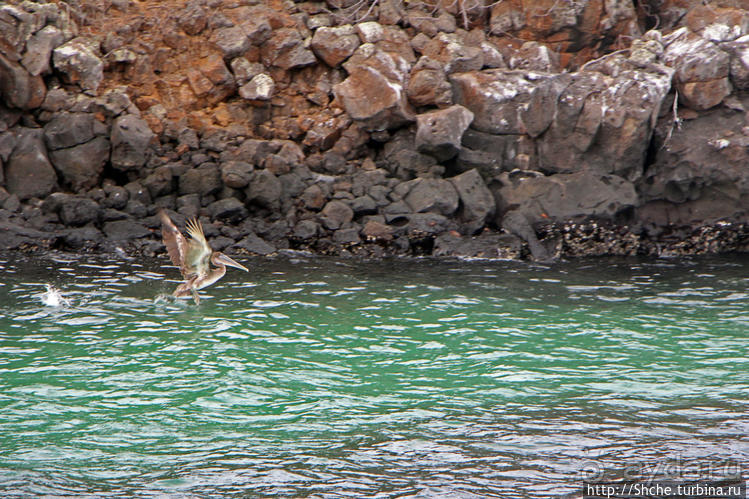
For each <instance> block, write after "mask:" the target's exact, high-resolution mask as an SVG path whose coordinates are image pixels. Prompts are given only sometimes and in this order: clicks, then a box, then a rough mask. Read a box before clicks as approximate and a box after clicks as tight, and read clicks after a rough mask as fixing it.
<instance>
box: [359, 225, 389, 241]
mask: <svg viewBox="0 0 749 499" xmlns="http://www.w3.org/2000/svg"><path fill="white" fill-rule="evenodd" d="M361 235H362V236H364V238H365V239H366V240H367V241H391V240H392V239H393V228H392V227H390V226H389V225H385V224H384V223H382V222H378V221H376V220H370V221H368V222H367V223H366V224H364V228H362V230H361Z"/></svg>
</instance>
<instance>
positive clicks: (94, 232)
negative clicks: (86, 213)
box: [62, 225, 103, 250]
mask: <svg viewBox="0 0 749 499" xmlns="http://www.w3.org/2000/svg"><path fill="white" fill-rule="evenodd" d="M102 238H103V235H102V233H101V231H100V230H99V229H97V228H96V227H94V226H92V225H86V226H85V227H75V228H72V229H66V230H64V231H63V232H62V243H63V245H64V246H65V248H66V249H71V250H79V249H83V248H87V249H89V248H95V247H96V246H97V245H99V244H100V243H101V240H102Z"/></svg>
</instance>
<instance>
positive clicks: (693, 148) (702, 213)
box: [637, 97, 749, 226]
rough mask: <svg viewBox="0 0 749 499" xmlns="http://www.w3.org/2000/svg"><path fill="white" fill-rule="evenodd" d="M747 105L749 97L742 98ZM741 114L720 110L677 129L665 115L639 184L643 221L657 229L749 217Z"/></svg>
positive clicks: (746, 140) (748, 158) (747, 142)
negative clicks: (655, 226)
mask: <svg viewBox="0 0 749 499" xmlns="http://www.w3.org/2000/svg"><path fill="white" fill-rule="evenodd" d="M743 102H744V103H745V104H744V105H745V106H749V99H747V98H745V97H744V98H743ZM744 115H745V113H744V112H743V111H741V110H735V109H729V108H726V107H716V108H713V109H711V110H709V111H707V112H704V113H702V114H701V116H700V117H699V119H694V120H685V121H684V122H683V123H681V126H679V127H675V125H674V123H673V118H672V117H671V116H669V115H666V116H663V118H662V119H661V120H660V121H659V123H658V126H657V128H656V141H655V147H654V149H655V151H656V154H655V158H654V161H653V162H652V164H649V165H648V166H647V169H646V170H645V172H644V174H643V176H642V178H641V179H640V180H639V181H638V183H637V188H638V191H639V192H640V195H641V197H642V199H643V201H644V203H645V205H644V206H643V207H642V208H641V209H640V210H638V214H639V217H640V218H641V219H643V220H645V221H648V222H652V223H654V224H655V225H658V226H662V225H669V224H676V225H686V224H691V223H704V222H706V221H707V222H715V221H718V220H727V221H742V220H746V217H747V216H749V168H747V165H749V152H748V151H749V137H747V135H746V134H745V133H743V131H742V130H743V128H744Z"/></svg>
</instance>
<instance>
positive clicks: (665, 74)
mask: <svg viewBox="0 0 749 499" xmlns="http://www.w3.org/2000/svg"><path fill="white" fill-rule="evenodd" d="M634 67H635V66H634V64H630V63H629V61H627V60H625V59H617V57H612V58H610V60H609V61H604V62H603V63H602V66H601V67H596V66H595V65H592V66H591V69H592V70H591V71H582V72H580V73H576V74H573V75H571V81H570V84H569V86H567V87H566V88H565V89H564V91H563V92H562V93H561V95H560V98H559V100H558V102H557V103H556V105H555V109H554V116H553V121H552V123H551V125H550V126H549V129H548V130H547V131H546V132H545V133H544V134H543V136H542V137H541V138H540V139H539V141H538V159H539V168H540V169H542V170H544V171H549V172H573V171H580V170H583V169H591V170H595V171H599V172H605V173H613V174H615V175H618V176H621V177H624V178H626V179H627V180H630V181H635V180H637V178H639V176H640V175H641V174H642V165H643V163H644V161H645V156H646V154H647V150H648V146H649V144H650V137H651V136H652V132H653V128H654V126H655V122H656V118H657V116H658V112H659V111H660V109H661V104H662V103H663V101H664V99H665V97H666V95H667V93H668V91H669V90H670V88H671V76H672V74H673V71H672V70H671V69H670V68H667V67H664V66H659V65H656V64H652V65H650V66H649V69H648V70H641V69H634ZM570 123H574V124H575V126H570Z"/></svg>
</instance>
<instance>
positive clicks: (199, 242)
mask: <svg viewBox="0 0 749 499" xmlns="http://www.w3.org/2000/svg"><path fill="white" fill-rule="evenodd" d="M159 216H160V217H161V235H162V237H163V239H164V245H165V246H166V249H167V252H168V253H169V258H170V259H171V260H172V263H173V264H174V265H176V266H177V267H179V270H180V272H182V277H183V278H184V279H185V282H183V283H182V284H180V285H179V286H177V289H175V290H174V296H176V297H178V298H182V297H185V296H190V295H192V297H193V298H194V299H195V303H196V304H199V303H200V297H199V296H198V290H199V289H203V288H205V287H206V286H210V285H211V284H213V283H214V282H216V281H218V280H219V279H221V278H222V277H224V275H225V274H226V266H227V265H228V266H230V267H236V268H238V269H242V270H244V271H245V272H247V271H248V270H247V268H246V267H245V266H244V265H242V264H240V263H237V262H235V261H234V260H233V259H231V258H229V257H228V256H226V255H224V254H223V253H221V252H220V251H213V250H212V249H211V247H210V246H209V245H208V241H207V240H206V238H205V234H203V226H202V225H201V224H200V222H199V221H197V220H195V219H191V220H188V221H187V224H186V226H185V228H186V229H187V234H188V235H189V236H190V239H189V240H188V239H185V237H184V236H183V235H182V233H181V232H180V231H179V229H177V227H176V226H175V225H174V222H172V220H171V219H170V218H169V216H168V215H167V214H166V213H165V212H164V211H161V212H160V213H159ZM211 264H213V265H214V266H215V267H216V268H211Z"/></svg>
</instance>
